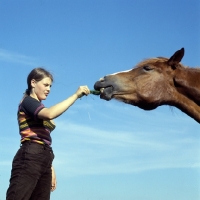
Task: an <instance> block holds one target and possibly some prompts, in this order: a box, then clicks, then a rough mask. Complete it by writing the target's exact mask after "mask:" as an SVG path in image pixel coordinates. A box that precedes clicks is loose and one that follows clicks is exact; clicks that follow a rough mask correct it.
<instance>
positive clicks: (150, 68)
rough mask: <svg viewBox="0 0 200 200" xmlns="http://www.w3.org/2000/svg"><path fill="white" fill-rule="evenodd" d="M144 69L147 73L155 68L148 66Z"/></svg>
mask: <svg viewBox="0 0 200 200" xmlns="http://www.w3.org/2000/svg"><path fill="white" fill-rule="evenodd" d="M143 69H144V70H145V71H150V70H152V69H153V68H152V67H150V66H148V65H145V66H144V67H143Z"/></svg>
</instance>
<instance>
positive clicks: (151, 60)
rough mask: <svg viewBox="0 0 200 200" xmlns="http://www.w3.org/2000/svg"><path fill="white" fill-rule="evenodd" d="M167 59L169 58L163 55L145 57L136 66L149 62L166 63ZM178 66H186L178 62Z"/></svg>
mask: <svg viewBox="0 0 200 200" xmlns="http://www.w3.org/2000/svg"><path fill="white" fill-rule="evenodd" d="M168 60H169V58H165V57H155V58H147V59H144V60H143V61H142V62H140V63H138V64H137V66H136V68H137V67H142V66H145V65H149V64H152V65H156V64H157V63H159V64H160V63H166V62H167V61H168ZM179 67H183V68H188V67H186V66H184V65H183V64H181V63H179Z"/></svg>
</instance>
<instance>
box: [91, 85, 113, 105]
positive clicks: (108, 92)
mask: <svg viewBox="0 0 200 200" xmlns="http://www.w3.org/2000/svg"><path fill="white" fill-rule="evenodd" d="M95 89H97V88H95ZM97 90H99V91H100V92H101V93H100V98H101V99H105V100H107V101H109V100H111V99H112V96H113V90H114V89H113V87H112V86H108V87H105V88H98V89H97Z"/></svg>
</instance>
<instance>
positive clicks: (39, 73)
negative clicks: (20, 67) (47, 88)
mask: <svg viewBox="0 0 200 200" xmlns="http://www.w3.org/2000/svg"><path fill="white" fill-rule="evenodd" d="M46 77H48V78H50V79H51V81H52V82H53V76H52V74H51V73H50V72H48V71H47V70H45V69H44V68H40V67H39V68H35V69H33V70H32V71H31V72H30V74H29V75H28V77H27V85H28V89H26V92H25V93H26V94H27V95H30V92H31V89H32V87H31V80H32V79H35V80H36V81H41V80H42V79H43V78H46Z"/></svg>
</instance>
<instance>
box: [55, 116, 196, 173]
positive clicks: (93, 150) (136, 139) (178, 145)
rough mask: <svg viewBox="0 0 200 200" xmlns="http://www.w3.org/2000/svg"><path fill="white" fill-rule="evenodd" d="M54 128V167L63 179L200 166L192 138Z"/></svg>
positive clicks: (83, 127)
mask: <svg viewBox="0 0 200 200" xmlns="http://www.w3.org/2000/svg"><path fill="white" fill-rule="evenodd" d="M57 125H58V126H57V127H58V128H57V131H56V133H55V134H56V138H55V139H54V144H53V146H54V150H55V154H56V159H55V161H54V164H55V166H56V168H57V170H58V173H62V176H63V175H64V176H77V175H94V174H95V175H99V174H122V173H138V172H141V171H148V170H156V169H167V168H199V167H200V157H199V156H197V155H198V152H199V150H198V148H199V142H198V141H197V140H195V139H192V138H187V137H185V138H177V137H172V135H171V136H170V137H169V138H168V139H167V140H166V138H164V139H163V138H162V137H161V136H160V137H158V134H155V133H153V132H151V130H149V132H148V134H145V137H144V133H141V132H134V133H132V132H128V131H125V132H122V131H118V130H108V131H104V130H100V129H97V128H95V127H91V126H86V125H81V124H78V123H77V124H76V123H74V122H69V121H68V122H67V123H66V121H60V120H59V121H58V122H57ZM163 134H164V133H163ZM166 134H167V132H166ZM153 135H155V136H153ZM171 137H172V138H171Z"/></svg>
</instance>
